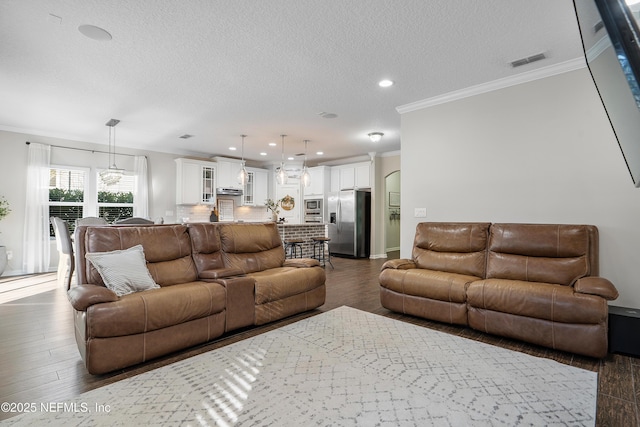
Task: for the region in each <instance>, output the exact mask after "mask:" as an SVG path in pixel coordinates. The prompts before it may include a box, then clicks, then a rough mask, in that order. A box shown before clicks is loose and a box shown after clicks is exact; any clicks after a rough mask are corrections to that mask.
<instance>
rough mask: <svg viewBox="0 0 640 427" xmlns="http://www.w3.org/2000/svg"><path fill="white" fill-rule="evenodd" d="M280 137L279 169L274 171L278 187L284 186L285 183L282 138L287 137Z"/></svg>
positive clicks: (285, 172) (285, 173) (285, 174)
mask: <svg viewBox="0 0 640 427" xmlns="http://www.w3.org/2000/svg"><path fill="white" fill-rule="evenodd" d="M280 136H281V137H282V161H281V162H280V167H279V168H277V169H276V182H277V183H278V185H284V184H286V183H287V171H286V170H285V169H284V137H285V136H287V135H280Z"/></svg>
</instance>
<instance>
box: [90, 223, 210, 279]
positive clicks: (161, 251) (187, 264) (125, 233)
mask: <svg viewBox="0 0 640 427" xmlns="http://www.w3.org/2000/svg"><path fill="white" fill-rule="evenodd" d="M82 241H83V242H84V251H83V252H85V253H87V252H109V251H113V250H121V249H128V248H130V247H132V246H135V245H138V244H140V245H142V247H143V248H144V255H145V258H146V261H147V268H148V269H149V273H151V276H152V277H153V280H154V281H155V282H156V283H157V284H158V285H160V286H167V285H175V284H177V283H186V282H192V281H195V280H196V279H197V277H198V274H197V270H196V267H195V264H194V262H193V259H192V257H191V240H190V238H189V234H188V233H187V227H186V226H184V225H167V226H149V227H133V226H121V227H116V226H111V227H87V228H86V231H85V234H84V237H83V239H82ZM85 268H86V275H85V280H87V283H91V284H94V285H102V286H104V282H103V281H102V277H101V276H100V274H99V273H98V271H97V270H96V269H95V268H94V267H93V265H91V263H86V265H85Z"/></svg>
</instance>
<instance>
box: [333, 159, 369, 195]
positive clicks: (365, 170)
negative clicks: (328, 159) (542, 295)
mask: <svg viewBox="0 0 640 427" xmlns="http://www.w3.org/2000/svg"><path fill="white" fill-rule="evenodd" d="M352 188H371V164H370V163H369V162H359V163H350V164H346V165H339V166H333V167H332V168H331V191H332V192H336V191H340V190H346V189H352Z"/></svg>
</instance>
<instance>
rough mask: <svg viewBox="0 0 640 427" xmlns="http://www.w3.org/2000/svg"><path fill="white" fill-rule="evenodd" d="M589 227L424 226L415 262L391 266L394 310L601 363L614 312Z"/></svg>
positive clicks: (385, 299)
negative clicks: (576, 354)
mask: <svg viewBox="0 0 640 427" xmlns="http://www.w3.org/2000/svg"><path fill="white" fill-rule="evenodd" d="M598 255H599V253H598V230H597V228H596V227H595V226H591V225H557V224H490V223H434V222H432V223H420V224H418V226H417V227H416V235H415V240H414V245H413V251H412V259H410V260H409V259H404V260H402V259H401V260H390V261H387V262H386V263H385V264H384V265H383V267H382V271H381V273H380V278H379V281H380V299H381V303H382V305H383V306H384V307H386V308H388V309H389V310H393V311H397V312H401V313H405V314H410V315H414V316H419V317H423V318H427V319H432V320H437V321H440V322H447V323H454V324H459V325H468V326H470V327H472V328H474V329H477V330H480V331H483V332H486V333H491V334H496V335H501V336H506V337H509V338H515V339H519V340H523V341H527V342H531V343H534V344H538V345H542V346H546V347H550V348H554V349H558V350H564V351H569V352H573V353H578V354H582V355H586V356H591V357H596V358H601V357H604V356H606V354H607V328H608V323H607V322H608V305H607V300H614V299H616V298H617V297H618V292H617V290H616V288H615V287H614V285H613V284H612V283H611V282H610V281H608V280H607V279H604V278H601V277H598Z"/></svg>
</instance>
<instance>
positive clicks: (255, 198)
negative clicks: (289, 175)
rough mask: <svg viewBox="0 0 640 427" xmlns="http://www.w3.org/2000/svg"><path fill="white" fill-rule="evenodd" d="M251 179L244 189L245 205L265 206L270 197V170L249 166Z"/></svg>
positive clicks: (243, 198) (243, 202)
mask: <svg viewBox="0 0 640 427" xmlns="http://www.w3.org/2000/svg"><path fill="white" fill-rule="evenodd" d="M247 173H248V174H249V180H248V181H247V184H246V185H245V186H244V188H243V190H242V204H243V205H244V206H263V205H264V202H265V200H266V199H267V197H268V194H267V189H268V179H269V176H268V171H267V170H265V169H258V168H247Z"/></svg>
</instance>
